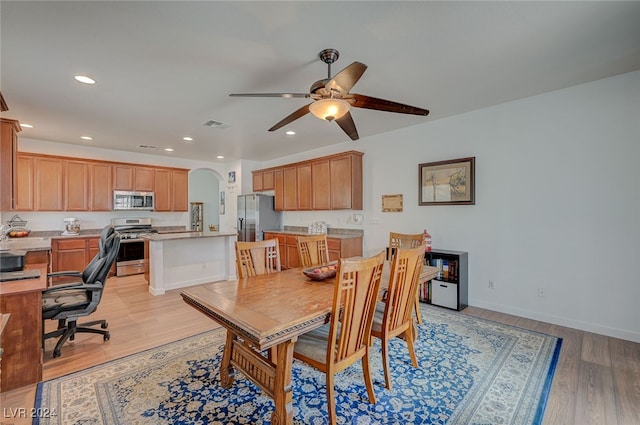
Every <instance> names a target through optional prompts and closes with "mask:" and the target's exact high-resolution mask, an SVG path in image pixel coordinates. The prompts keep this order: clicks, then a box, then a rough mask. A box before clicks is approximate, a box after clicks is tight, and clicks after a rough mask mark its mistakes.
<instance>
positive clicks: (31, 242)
mask: <svg viewBox="0 0 640 425" xmlns="http://www.w3.org/2000/svg"><path fill="white" fill-rule="evenodd" d="M50 249H51V238H43V237H26V238H10V239H8V240H6V241H2V242H0V251H48V250H50Z"/></svg>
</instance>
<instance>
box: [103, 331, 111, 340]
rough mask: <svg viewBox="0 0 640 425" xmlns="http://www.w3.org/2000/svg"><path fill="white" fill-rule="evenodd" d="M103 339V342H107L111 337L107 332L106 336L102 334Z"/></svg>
mask: <svg viewBox="0 0 640 425" xmlns="http://www.w3.org/2000/svg"><path fill="white" fill-rule="evenodd" d="M103 339H104V340H105V341H109V339H111V335H109V332H107V333H106V334H104V337H103Z"/></svg>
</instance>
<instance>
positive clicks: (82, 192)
mask: <svg viewBox="0 0 640 425" xmlns="http://www.w3.org/2000/svg"><path fill="white" fill-rule="evenodd" d="M89 184H90V179H89V164H88V163H87V162H85V161H64V191H65V194H66V196H65V197H64V209H65V211H89V203H90V198H89V193H90V192H89Z"/></svg>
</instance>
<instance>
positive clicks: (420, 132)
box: [262, 72, 640, 342]
mask: <svg viewBox="0 0 640 425" xmlns="http://www.w3.org/2000/svg"><path fill="white" fill-rule="evenodd" d="M454 95H455V93H452V96H454ZM425 96H427V97H428V94H425ZM431 108H433V109H436V108H437V105H431ZM360 113H362V114H364V113H374V114H380V117H381V119H383V118H384V115H383V114H384V113H383V112H375V111H358V110H356V111H354V112H353V116H354V120H355V122H356V124H357V122H358V114H360ZM336 131H340V130H339V128H338V127H337V126H336ZM346 150H359V151H362V152H364V153H365V155H364V210H363V211H362V213H363V214H364V215H365V221H364V224H363V225H362V226H357V225H355V224H352V223H351V222H350V217H351V214H352V212H351V211H348V212H323V213H321V212H317V213H316V212H296V213H285V216H284V223H285V224H289V225H291V224H293V225H300V224H304V225H306V224H308V223H310V222H312V221H317V220H324V221H327V222H328V223H329V224H330V225H331V226H334V227H355V228H363V229H364V245H365V253H369V254H373V253H375V252H377V251H379V250H381V249H383V248H384V247H385V246H386V245H387V242H388V232H389V231H397V232H406V233H418V232H422V230H423V229H425V228H426V229H428V230H429V233H431V235H432V237H433V246H434V247H435V248H442V249H455V250H460V251H468V252H469V263H470V264H469V274H470V276H469V285H470V287H469V303H470V304H471V305H474V306H478V307H483V308H488V309H492V310H497V311H502V312H506V313H512V314H516V315H519V316H524V317H528V318H533V319H537V320H541V321H546V322H552V323H556V324H560V325H565V326H569V327H573V328H578V329H582V330H587V331H592V332H596V333H601V334H606V335H610V336H616V337H620V338H624V339H628V340H632V341H636V342H640V306H639V305H638V304H639V303H640V187H639V186H640V167H639V164H640V72H634V73H629V74H625V75H622V76H618V77H613V78H608V79H603V80H600V81H596V82H593V83H588V84H583V85H579V86H575V87H571V88H567V89H563V90H559V91H555V92H550V93H546V94H543V95H539V96H534V97H530V98H526V99H522V100H519V101H514V102H509V103H505V104H501V105H498V106H494V107H491V108H486V109H482V110H478V111H474V112H471V113H467V114H463V115H458V116H455V117H451V118H447V119H441V120H437V121H432V122H429V123H427V124H423V125H419V126H415V127H412V128H409V129H405V130H401V131H395V132H390V133H387V134H382V135H378V136H375V137H368V138H365V139H361V140H359V141H357V142H348V143H343V144H340V145H334V146H331V147H328V148H325V149H320V150H316V151H314V152H306V153H305V154H302V155H296V156H291V157H287V158H280V159H278V160H276V161H270V162H268V163H265V164H262V166H263V167H269V166H274V165H280V164H284V163H288V162H292V161H297V160H302V159H307V158H312V157H316V156H321V155H326V154H330V153H335V152H342V151H346ZM467 156H475V157H476V205H474V206H422V207H421V206H418V164H419V163H423V162H432V161H439V160H446V159H453V158H461V157H467ZM396 193H402V194H403V195H404V211H403V212H401V213H382V212H381V196H382V195H384V194H396ZM372 219H379V220H380V223H379V224H372V223H371V220H372ZM374 221H375V220H374ZM489 280H493V281H495V284H496V287H495V289H489V288H488V281H489ZM538 288H544V292H545V294H546V295H545V297H543V298H540V297H538Z"/></svg>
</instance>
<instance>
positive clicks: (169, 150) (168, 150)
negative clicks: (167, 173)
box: [164, 148, 173, 152]
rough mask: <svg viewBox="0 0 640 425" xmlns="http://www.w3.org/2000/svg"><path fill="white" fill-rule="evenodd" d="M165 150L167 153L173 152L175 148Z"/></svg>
mask: <svg viewBox="0 0 640 425" xmlns="http://www.w3.org/2000/svg"><path fill="white" fill-rule="evenodd" d="M164 150H165V151H167V152H173V148H164Z"/></svg>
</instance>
